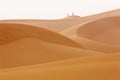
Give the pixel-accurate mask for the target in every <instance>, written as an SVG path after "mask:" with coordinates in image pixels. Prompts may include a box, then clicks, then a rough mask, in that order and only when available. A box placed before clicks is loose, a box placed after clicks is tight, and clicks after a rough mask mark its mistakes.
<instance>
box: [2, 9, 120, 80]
mask: <svg viewBox="0 0 120 80" xmlns="http://www.w3.org/2000/svg"><path fill="white" fill-rule="evenodd" d="M0 80H120V10H119V9H118V10H114V11H109V12H105V13H100V14H97V15H91V16H86V17H79V16H77V15H72V16H68V17H65V18H63V19H59V20H27V19H26V20H1V21H0Z"/></svg>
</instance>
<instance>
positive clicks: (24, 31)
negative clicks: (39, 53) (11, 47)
mask: <svg viewBox="0 0 120 80" xmlns="http://www.w3.org/2000/svg"><path fill="white" fill-rule="evenodd" d="M24 37H34V38H38V39H41V40H43V41H48V42H52V43H57V44H61V45H66V46H73V47H80V45H78V44H77V43H75V42H74V41H72V40H70V39H68V38H66V37H64V36H62V35H60V34H57V33H55V32H52V31H49V30H45V29H42V28H39V27H34V26H30V25H23V24H10V23H8V24H0V44H4V43H8V42H11V41H14V40H17V39H20V38H24Z"/></svg>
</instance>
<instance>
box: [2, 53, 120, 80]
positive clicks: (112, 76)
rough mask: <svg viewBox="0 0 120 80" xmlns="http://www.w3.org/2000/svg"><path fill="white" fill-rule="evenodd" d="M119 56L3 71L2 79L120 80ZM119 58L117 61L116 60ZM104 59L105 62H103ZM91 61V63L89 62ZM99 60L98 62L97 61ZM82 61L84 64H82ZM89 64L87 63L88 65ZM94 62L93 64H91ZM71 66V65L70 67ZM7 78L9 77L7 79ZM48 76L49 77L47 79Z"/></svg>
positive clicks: (89, 58) (88, 58)
mask: <svg viewBox="0 0 120 80" xmlns="http://www.w3.org/2000/svg"><path fill="white" fill-rule="evenodd" d="M118 56H119V55H110V56H109V55H105V56H104V55H103V56H100V57H99V56H97V57H95V56H94V57H87V58H85V59H83V60H82V59H77V60H74V62H76V63H74V62H71V60H70V61H68V62H66V63H64V64H63V63H62V64H61V65H58V64H57V65H58V66H56V65H55V64H53V66H52V65H51V66H49V65H50V64H49V65H47V66H46V67H45V66H44V67H42V68H41V67H40V66H39V67H38V68H36V67H34V68H29V67H28V68H26V69H18V70H10V71H2V72H1V73H2V74H0V79H3V80H8V79H12V80H16V79H17V80H21V79H22V80H25V79H29V80H33V79H36V80H39V79H42V80H56V79H58V80H66V79H69V80H73V79H83V80H90V79H92V80H101V79H102V80H108V79H109V80H119V79H120V76H119V72H120V69H119V66H120V64H119V60H120V58H119V57H120V56H119V57H118ZM115 57H117V59H116V58H115ZM103 59H104V60H103ZM89 60H90V61H89ZM95 60H97V61H95ZM80 61H82V62H80ZM86 62H87V63H86ZM91 62H92V63H91ZM68 64H69V65H68ZM5 76H7V77H5ZM46 76H47V77H46Z"/></svg>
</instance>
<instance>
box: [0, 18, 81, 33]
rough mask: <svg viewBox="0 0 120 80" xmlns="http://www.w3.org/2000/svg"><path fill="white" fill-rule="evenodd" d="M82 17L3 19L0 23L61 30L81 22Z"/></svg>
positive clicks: (55, 30)
mask: <svg viewBox="0 0 120 80" xmlns="http://www.w3.org/2000/svg"><path fill="white" fill-rule="evenodd" d="M81 19H82V18H81V17H73V16H70V17H66V18H63V19H58V20H32V19H31V20H27V19H26V20H1V21H0V23H18V24H28V25H33V26H37V27H42V28H45V29H48V30H51V31H54V32H61V31H63V30H65V29H67V28H69V27H71V26H74V25H77V24H79V23H80V22H82V21H81Z"/></svg>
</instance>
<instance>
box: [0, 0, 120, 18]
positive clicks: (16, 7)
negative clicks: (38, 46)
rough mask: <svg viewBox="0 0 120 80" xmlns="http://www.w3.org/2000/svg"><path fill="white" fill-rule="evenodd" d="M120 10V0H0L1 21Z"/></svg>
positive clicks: (85, 14)
mask: <svg viewBox="0 0 120 80" xmlns="http://www.w3.org/2000/svg"><path fill="white" fill-rule="evenodd" d="M119 8H120V0H0V19H16V18H19V19H22V18H24V19H55V18H62V17H65V16H66V15H67V13H69V14H71V13H72V12H74V13H75V14H76V15H79V16H87V15H92V14H96V13H100V12H104V11H108V10H113V9H119Z"/></svg>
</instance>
